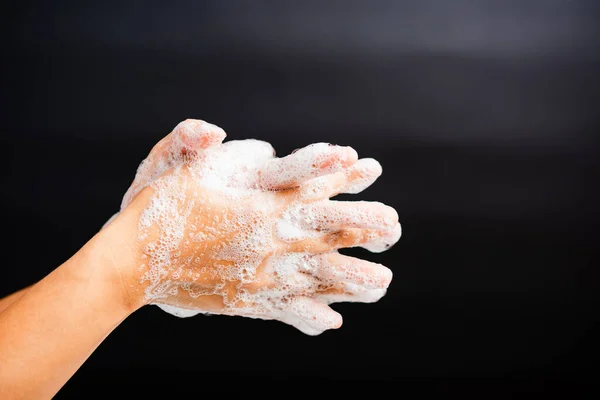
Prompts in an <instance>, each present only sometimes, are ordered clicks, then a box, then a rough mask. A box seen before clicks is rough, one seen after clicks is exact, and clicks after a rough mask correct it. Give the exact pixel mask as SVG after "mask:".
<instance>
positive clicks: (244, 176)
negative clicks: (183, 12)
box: [121, 120, 400, 335]
mask: <svg viewBox="0 0 600 400" xmlns="http://www.w3.org/2000/svg"><path fill="white" fill-rule="evenodd" d="M224 138H225V132H224V131H223V130H222V129H220V128H218V127H216V126H215V125H212V124H208V123H206V122H204V121H199V120H186V121H184V122H182V123H180V124H179V125H178V126H177V127H176V128H175V129H174V130H173V132H172V133H171V134H169V135H168V136H167V137H165V138H164V139H163V140H161V141H160V142H159V143H158V144H157V145H156V146H155V147H154V149H152V151H151V153H150V155H149V156H148V158H147V159H146V160H144V161H143V162H142V164H141V165H140V167H139V168H138V172H137V174H136V177H135V179H134V182H133V184H132V185H131V187H130V188H129V190H128V191H127V193H126V194H125V196H124V198H123V202H122V206H121V211H122V212H123V211H126V210H134V211H136V212H137V213H138V214H139V218H138V225H137V227H136V228H137V243H138V248H139V252H138V256H137V258H136V260H137V261H138V264H139V265H138V266H139V268H137V269H136V271H135V273H134V274H132V277H133V278H132V281H131V282H132V285H137V287H139V288H140V293H141V296H143V298H144V299H143V301H144V303H145V304H156V305H158V306H160V307H161V308H162V309H163V310H165V311H167V312H170V313H173V314H175V315H178V316H191V315H195V314H197V313H212V314H226V315H240V316H246V317H252V318H261V319H275V320H279V321H282V322H285V323H287V324H290V325H293V326H294V327H296V328H298V329H299V330H301V331H302V332H304V333H306V334H310V335H317V334H320V333H322V332H323V331H325V330H327V329H332V328H338V327H339V326H341V323H342V318H341V316H340V315H339V314H338V313H337V312H335V311H333V310H332V309H331V308H330V307H329V306H328V304H331V303H333V302H339V301H358V302H374V301H377V300H378V299H380V298H381V297H382V296H383V295H384V294H385V291H386V289H387V287H388V285H389V283H390V281H391V278H392V273H391V271H390V270H389V269H387V268H386V267H384V266H382V265H380V264H375V263H371V262H368V261H364V260H360V259H357V258H353V257H348V256H344V255H341V254H339V253H338V252H337V250H338V249H340V248H345V247H355V246H361V247H364V248H366V249H368V250H370V251H373V252H379V251H383V250H386V249H387V248H389V247H390V246H392V245H393V244H394V243H396V242H397V241H398V239H399V238H400V225H399V223H398V215H397V213H396V211H395V210H394V209H393V208H391V207H388V206H385V205H383V204H381V203H378V202H362V201H360V202H340V201H332V200H329V198H330V197H333V196H335V195H337V194H339V193H358V192H360V191H362V190H364V189H365V188H366V187H368V186H369V185H371V184H372V183H373V182H374V181H375V180H376V179H377V177H379V175H380V174H381V166H380V165H379V163H378V162H377V161H375V160H373V159H360V160H358V155H357V154H356V152H355V151H354V150H353V149H351V148H349V147H341V146H332V145H329V144H326V143H317V144H313V145H310V146H307V147H305V148H303V149H300V150H298V151H295V152H294V153H292V154H290V155H288V156H286V157H283V158H276V157H275V152H274V150H273V148H272V147H271V145H270V144H268V143H266V142H262V141H258V140H252V139H249V140H241V141H229V142H226V143H222V141H223V139H224Z"/></svg>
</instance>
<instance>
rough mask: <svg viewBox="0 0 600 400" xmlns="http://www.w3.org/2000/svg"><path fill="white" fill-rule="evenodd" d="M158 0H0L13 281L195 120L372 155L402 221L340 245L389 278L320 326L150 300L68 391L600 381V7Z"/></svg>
mask: <svg viewBox="0 0 600 400" xmlns="http://www.w3.org/2000/svg"><path fill="white" fill-rule="evenodd" d="M164 4H167V2H158V1H145V2H138V3H126V2H107V1H101V2H93V3H92V2H81V1H78V2H75V1H73V2H67V1H47V2H20V3H19V5H18V6H14V5H13V6H12V8H11V9H8V8H5V9H4V11H3V12H2V16H3V19H5V21H4V23H3V24H2V30H3V31H4V32H3V35H2V39H3V42H4V43H3V61H2V68H3V72H2V81H3V82H2V95H1V99H2V104H1V113H2V114H1V115H2V125H1V126H2V142H1V148H2V152H3V157H1V159H2V164H3V165H4V167H3V169H2V171H3V172H2V175H1V179H2V181H1V183H2V196H1V197H2V202H3V203H4V205H3V210H4V222H3V228H4V234H5V237H6V238H7V239H4V240H3V241H2V243H3V255H4V257H3V258H4V260H3V262H2V267H1V268H2V273H1V275H0V276H1V277H2V278H0V296H2V295H5V294H9V293H10V292H12V291H15V290H17V289H20V288H22V287H24V286H26V285H29V284H31V283H33V282H35V281H36V280H39V279H41V278H42V277H43V276H44V275H46V274H47V273H49V272H50V271H51V270H52V269H53V268H55V267H56V266H58V265H60V264H61V263H62V262H63V261H65V260H66V259H67V258H68V257H70V256H71V255H72V254H73V253H74V252H76V251H77V249H79V248H80V246H82V245H83V244H84V243H85V242H86V241H87V240H88V239H89V238H90V237H91V236H92V235H94V233H95V232H96V231H97V230H98V229H99V228H100V226H101V225H102V224H103V223H104V222H105V221H106V220H107V218H108V217H110V216H111V215H112V213H113V212H115V211H116V210H117V208H118V206H119V204H120V200H121V196H122V194H123V193H124V192H125V190H126V189H127V187H128V186H129V184H130V182H131V180H132V178H133V175H134V173H135V169H136V167H137V165H138V163H139V162H140V161H141V160H142V159H143V158H144V157H145V155H146V154H147V152H148V151H149V149H150V148H151V147H152V145H153V144H154V143H155V142H157V141H158V140H159V139H160V138H161V137H163V136H164V135H166V134H167V133H168V132H169V131H170V130H171V128H172V127H174V126H175V125H176V124H177V123H178V122H179V121H181V120H183V119H185V118H199V119H205V120H207V121H210V122H213V123H215V124H217V125H220V126H222V127H223V128H224V129H225V130H226V131H227V132H228V135H229V139H244V138H258V139H262V140H266V141H269V142H271V143H272V144H273V146H274V147H275V149H276V150H277V153H278V155H284V154H287V153H288V152H290V151H292V150H293V149H295V148H298V147H302V146H305V145H307V144H309V143H311V142H315V141H324V142H331V143H338V144H343V145H351V146H353V147H354V148H356V149H357V150H358V152H359V154H360V155H361V156H365V157H375V158H376V159H378V160H379V161H380V162H381V164H382V165H383V167H384V174H383V176H382V177H381V178H380V179H379V181H378V182H377V183H376V184H375V185H374V186H372V187H371V188H369V189H368V190H367V191H365V192H364V193H363V194H360V195H357V196H353V197H349V196H346V197H347V198H352V199H354V198H355V199H363V200H378V201H382V202H385V203H387V204H390V205H391V206H393V207H395V208H396V209H397V210H398V213H399V215H400V220H401V223H402V225H403V231H404V233H403V237H402V239H401V240H400V242H399V243H398V244H397V245H396V246H395V247H394V248H392V249H391V250H390V251H388V252H386V253H382V254H370V253H368V252H367V251H361V250H355V249H353V250H349V251H347V252H346V253H347V254H351V255H356V256H360V257H364V258H366V259H369V260H372V261H376V262H380V263H383V264H385V265H387V266H389V267H390V268H392V270H393V271H394V274H395V275H394V280H393V282H392V284H391V286H390V288H389V291H388V294H387V296H386V297H384V298H383V299H382V300H381V301H380V302H378V303H376V304H367V305H364V304H339V305H336V306H335V307H334V308H335V309H336V310H338V311H340V312H341V313H342V314H343V316H344V317H345V319H344V326H343V328H342V329H341V330H338V331H329V332H326V333H325V334H323V335H321V336H318V337H308V336H304V335H302V334H300V333H299V332H297V331H295V330H294V329H293V328H291V327H288V326H286V325H283V324H281V323H277V322H264V321H256V320H250V319H245V318H231V317H219V316H212V317H204V316H198V317H195V318H191V319H177V318H175V317H172V316H170V315H168V314H166V313H163V312H162V311H160V310H159V309H158V308H156V307H146V308H143V309H142V310H140V311H139V312H137V313H136V314H134V315H133V316H131V317H130V318H129V319H128V320H126V321H125V322H124V323H123V324H122V325H121V326H119V327H118V328H117V329H116V331H115V332H114V333H113V334H112V335H110V337H109V338H108V339H107V340H106V341H105V342H104V343H103V344H102V345H101V346H100V347H99V348H98V350H97V351H96V352H95V353H94V354H93V355H92V356H91V358H90V359H89V360H88V362H87V363H86V364H85V365H84V366H83V367H82V369H81V370H80V371H79V372H78V373H77V374H76V375H75V377H74V378H73V379H72V381H71V382H69V383H68V384H67V385H66V387H65V388H64V390H63V391H62V392H61V396H63V397H64V398H70V397H71V396H73V397H74V398H82V397H81V396H84V397H85V395H86V393H90V392H94V391H96V390H97V388H98V384H102V385H103V387H104V386H105V385H108V386H110V387H112V385H121V386H123V387H125V386H128V387H130V388H133V389H135V390H143V389H150V390H153V389H154V388H155V387H156V386H157V385H160V384H164V385H168V386H177V385H183V386H184V387H188V388H190V390H192V391H193V392H195V393H197V394H198V395H202V394H204V393H205V391H206V390H208V389H210V388H213V389H214V388H215V386H214V384H213V383H214V381H215V380H220V379H221V378H225V377H229V378H230V379H231V382H237V381H239V380H240V379H243V381H244V382H245V385H250V386H248V387H250V388H253V387H261V385H262V384H261V383H260V382H262V381H263V380H270V379H273V378H295V377H296V378H298V377H300V378H302V382H305V385H307V386H309V385H311V384H312V382H313V381H314V380H321V379H345V378H347V379H353V380H356V379H362V378H383V379H401V380H404V381H406V382H409V381H416V382H425V383H427V384H429V383H431V384H436V383H441V384H444V385H445V384H446V383H449V384H452V383H453V382H463V383H468V384H479V383H482V382H490V381H491V382H495V383H499V382H502V381H506V380H508V381H509V382H523V383H525V384H526V385H529V384H531V385H533V386H532V387H533V388H540V387H541V388H545V387H546V385H547V384H549V383H552V382H556V381H559V382H564V381H567V382H571V381H578V380H580V379H586V378H591V377H592V376H593V371H592V368H593V365H594V364H595V363H596V362H597V361H598V352H597V346H596V344H595V341H596V339H597V337H598V336H595V335H594V334H593V332H595V331H594V327H595V323H596V322H597V321H598V309H597V308H594V306H593V304H594V300H597V297H598V289H599V286H600V283H599V273H598V270H597V268H598V264H599V263H598V261H599V258H598V254H597V248H598V244H597V242H598V230H597V225H598V222H599V213H598V211H597V209H596V207H597V206H598V204H599V202H598V200H600V198H599V197H598V196H597V195H596V193H595V186H597V185H598V171H599V167H600V160H599V158H598V150H599V142H598V139H597V136H596V135H595V134H596V133H597V132H596V131H597V130H598V128H599V124H598V113H599V111H600V96H599V92H598V90H597V89H598V86H597V84H598V73H599V71H600V56H599V52H598V45H599V43H600V40H599V39H598V38H597V37H598V36H597V34H598V28H597V27H598V24H599V22H600V19H599V16H600V6H599V4H600V3H598V2H596V1H594V0H589V1H568V2H567V1H551V0H548V1H545V0H536V1H534V0H530V1H525V0H510V1H492V0H485V1H483V0H480V1H467V0H460V1H458V0H455V1H445V0H428V1H423V0H410V1H376V2H373V1H368V2H367V1H362V2H359V1H327V2H323V1H308V2H275V1H273V2H263V1H260V2H259V1H254V2H234V1H228V2H220V1H205V2H196V1H187V2H177V3H171V4H170V5H168V6H166V5H164ZM33 242H35V244H34V245H33ZM32 246H33V247H32ZM596 332H597V331H596ZM231 385H234V386H235V384H230V386H231ZM336 386H339V385H336ZM424 386H426V385H424ZM230 389H231V388H230V387H228V388H227V390H230ZM59 397H60V396H59Z"/></svg>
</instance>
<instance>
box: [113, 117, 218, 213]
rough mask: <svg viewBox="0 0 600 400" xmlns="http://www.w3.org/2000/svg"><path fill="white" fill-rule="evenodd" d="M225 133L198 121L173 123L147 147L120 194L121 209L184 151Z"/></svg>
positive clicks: (214, 140) (215, 140) (206, 144)
mask: <svg viewBox="0 0 600 400" xmlns="http://www.w3.org/2000/svg"><path fill="white" fill-rule="evenodd" d="M225 136H226V134H225V131H223V129H221V128H219V127H218V126H216V125H213V124H209V123H208V122H205V121H202V120H194V119H186V120H185V121H182V122H180V123H179V124H177V126H176V127H175V128H174V129H173V131H171V133H170V134H168V135H167V136H165V137H164V138H163V139H161V140H160V141H159V142H158V143H157V144H156V145H155V146H154V147H153V148H152V150H150V153H149V154H148V157H147V158H146V159H145V160H143V161H142V163H141V164H140V165H139V167H138V169H137V172H136V174H135V178H134V180H133V183H132V184H131V186H130V187H129V188H128V190H127V192H126V193H125V195H124V196H123V201H122V202H121V209H124V208H125V207H126V206H128V205H129V203H131V201H132V200H133V198H134V197H135V196H136V195H137V194H138V193H139V192H140V191H141V190H142V189H143V188H144V187H146V186H148V185H149V184H150V183H151V182H153V181H154V180H155V179H156V178H158V177H159V176H161V175H162V174H164V173H165V171H167V170H168V169H169V168H171V167H172V166H173V164H174V162H176V161H180V160H181V158H182V157H183V156H184V155H185V154H188V153H193V152H195V151H197V150H199V149H205V148H208V147H209V146H212V145H215V144H219V143H221V142H222V141H223V139H225Z"/></svg>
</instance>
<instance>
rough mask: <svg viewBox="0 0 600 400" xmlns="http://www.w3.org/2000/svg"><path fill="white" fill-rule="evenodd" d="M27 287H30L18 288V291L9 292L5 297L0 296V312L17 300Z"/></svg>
mask: <svg viewBox="0 0 600 400" xmlns="http://www.w3.org/2000/svg"><path fill="white" fill-rule="evenodd" d="M29 289H30V286H29V287H26V288H23V289H21V290H19V291H18V292H14V293H12V294H9V295H8V296H6V297H3V298H1V299H0V314H2V311H4V310H6V309H7V308H8V307H9V306H10V305H11V304H13V303H14V302H15V301H17V300H19V299H20V298H21V297H22V296H23V295H24V294H25V293H26V292H27V291H28V290H29Z"/></svg>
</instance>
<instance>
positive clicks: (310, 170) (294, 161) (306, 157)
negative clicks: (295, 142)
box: [259, 143, 358, 189]
mask: <svg viewBox="0 0 600 400" xmlns="http://www.w3.org/2000/svg"><path fill="white" fill-rule="evenodd" d="M357 159H358V154H357V153H356V151H355V150H354V149H353V148H351V147H342V146H334V145H330V144H328V143H315V144H311V145H309V146H306V147H304V148H302V149H300V150H297V151H295V152H294V153H292V154H290V155H288V156H285V157H283V158H275V159H273V160H271V161H270V162H269V163H267V164H266V166H265V167H264V168H263V170H262V171H260V179H259V185H260V186H262V187H263V188H266V189H285V188H290V187H296V186H298V185H300V184H301V183H302V182H305V181H307V180H309V179H312V178H316V177H318V176H322V175H327V174H332V173H335V172H337V171H340V170H342V169H343V168H347V167H349V166H351V165H353V164H354V163H355V162H356V160H357Z"/></svg>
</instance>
